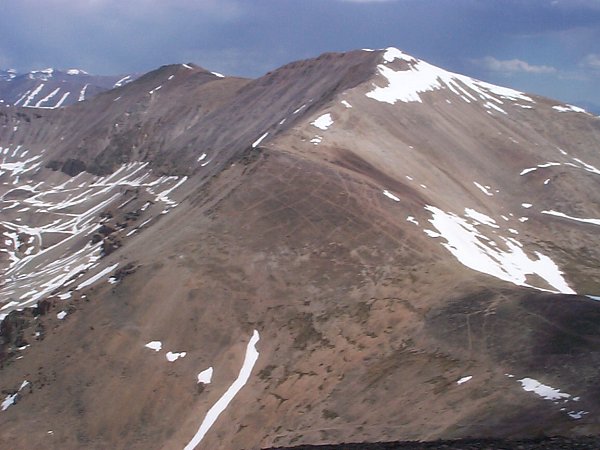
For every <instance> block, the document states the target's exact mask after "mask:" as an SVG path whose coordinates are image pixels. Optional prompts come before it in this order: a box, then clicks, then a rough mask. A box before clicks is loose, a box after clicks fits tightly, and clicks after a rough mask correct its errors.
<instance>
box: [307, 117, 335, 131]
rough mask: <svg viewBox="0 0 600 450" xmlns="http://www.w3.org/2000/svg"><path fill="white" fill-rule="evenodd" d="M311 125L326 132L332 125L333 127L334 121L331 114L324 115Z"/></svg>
mask: <svg viewBox="0 0 600 450" xmlns="http://www.w3.org/2000/svg"><path fill="white" fill-rule="evenodd" d="M311 125H314V126H315V127H317V128H319V129H321V130H323V131H325V130H327V128H329V127H330V126H331V125H333V119H332V118H331V114H329V113H327V114H323V115H322V116H319V117H317V119H316V120H315V121H314V122H311Z"/></svg>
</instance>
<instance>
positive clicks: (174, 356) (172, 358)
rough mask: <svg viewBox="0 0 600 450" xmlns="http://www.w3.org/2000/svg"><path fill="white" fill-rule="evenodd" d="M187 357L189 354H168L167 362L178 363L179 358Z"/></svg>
mask: <svg viewBox="0 0 600 450" xmlns="http://www.w3.org/2000/svg"><path fill="white" fill-rule="evenodd" d="M185 355H187V352H180V353H177V352H167V354H166V355H165V356H166V358H167V361H169V362H173V361H177V360H178V359H179V358H185Z"/></svg>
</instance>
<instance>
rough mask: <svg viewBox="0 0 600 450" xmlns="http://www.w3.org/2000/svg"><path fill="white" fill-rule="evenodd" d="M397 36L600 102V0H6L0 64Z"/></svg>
mask: <svg viewBox="0 0 600 450" xmlns="http://www.w3.org/2000/svg"><path fill="white" fill-rule="evenodd" d="M388 46H394V47H398V48H400V49H402V50H404V51H406V52H407V53H410V54H412V55H413V56H416V57H418V58H421V59H425V60H427V61H428V62H430V63H432V64H435V65H438V66H442V67H444V68H446V69H449V70H452V71H455V72H460V73H464V74H467V75H471V76H474V77H477V78H480V79H483V80H486V81H490V82H493V83H497V84H501V85H507V86H511V87H515V88H517V89H520V90H525V91H529V92H533V93H538V94H542V95H546V96H550V97H554V98H557V99H561V100H563V101H566V102H571V103H575V104H583V105H584V106H588V107H589V106H590V105H589V104H593V105H595V106H594V108H595V109H596V110H597V111H598V112H599V113H600V0H0V68H5V69H7V68H16V69H17V70H19V71H28V70H31V69H40V68H45V67H56V68H63V69H66V68H72V67H76V68H81V69H84V70H87V71H88V72H92V73H96V74H118V73H129V72H146V71H149V70H152V69H154V68H157V67H159V66H160V65H162V64H168V63H179V62H194V63H196V64H198V65H200V66H202V67H205V68H207V69H210V70H213V71H218V72H222V73H225V74H229V75H241V76H250V77H257V76H260V75H262V74H264V73H265V72H267V71H269V70H271V69H274V68H276V67H279V66H280V65H282V64H285V63H287V62H290V61H293V60H297V59H304V58H310V57H314V56H318V55H319V54H320V53H323V52H327V51H346V50H352V49H356V48H383V47H388Z"/></svg>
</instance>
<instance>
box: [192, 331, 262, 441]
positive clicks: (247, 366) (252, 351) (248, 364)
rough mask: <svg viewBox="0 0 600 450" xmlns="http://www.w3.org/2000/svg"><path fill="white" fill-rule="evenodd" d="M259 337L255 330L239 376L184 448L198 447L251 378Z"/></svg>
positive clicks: (207, 414) (256, 356) (256, 357)
mask: <svg viewBox="0 0 600 450" xmlns="http://www.w3.org/2000/svg"><path fill="white" fill-rule="evenodd" d="M259 339H260V335H259V334H258V331H256V330H254V333H253V334H252V338H251V339H250V342H248V346H247V347H246V356H245V357H244V363H243V364H242V368H241V369H240V373H239V375H238V377H237V378H236V380H235V381H234V382H233V384H232V385H231V386H229V388H228V389H227V391H226V392H225V393H224V394H223V395H222V396H221V398H219V400H217V402H216V403H215V404H214V405H213V406H212V407H211V408H210V409H209V410H208V412H207V413H206V416H205V417H204V420H203V421H202V423H201V424H200V428H198V431H197V432H196V434H195V435H194V437H193V438H192V440H191V441H190V442H189V443H188V444H187V445H186V446H185V448H184V450H193V449H195V448H196V446H197V445H198V444H199V443H200V441H202V439H203V438H204V436H205V435H206V433H207V432H208V430H210V428H211V427H212V426H213V424H214V423H215V422H216V420H217V418H218V417H219V415H220V414H221V413H222V412H223V411H225V408H227V406H228V405H229V403H230V402H231V400H233V398H234V397H235V396H236V394H237V393H238V392H239V391H240V390H241V389H242V388H243V387H244V385H245V384H246V382H247V381H248V378H250V373H251V372H252V368H253V367H254V364H256V360H257V359H258V355H259V353H258V351H257V350H256V343H257V342H258V341H259Z"/></svg>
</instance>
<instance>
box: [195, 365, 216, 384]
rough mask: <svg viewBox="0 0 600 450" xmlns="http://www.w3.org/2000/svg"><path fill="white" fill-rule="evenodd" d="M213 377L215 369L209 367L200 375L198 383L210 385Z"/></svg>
mask: <svg viewBox="0 0 600 450" xmlns="http://www.w3.org/2000/svg"><path fill="white" fill-rule="evenodd" d="M212 376H213V368H212V367H209V368H208V369H206V370H203V371H202V372H200V373H199V374H198V383H203V384H210V382H211V380H212Z"/></svg>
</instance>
